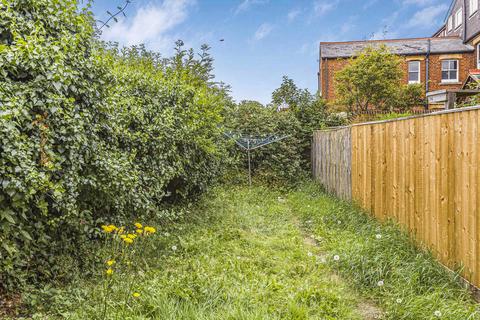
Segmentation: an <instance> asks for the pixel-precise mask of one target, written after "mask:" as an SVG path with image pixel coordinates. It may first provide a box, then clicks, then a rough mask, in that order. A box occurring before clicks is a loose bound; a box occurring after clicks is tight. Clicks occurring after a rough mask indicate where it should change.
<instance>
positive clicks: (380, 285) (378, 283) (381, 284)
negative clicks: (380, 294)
mask: <svg viewBox="0 0 480 320" xmlns="http://www.w3.org/2000/svg"><path fill="white" fill-rule="evenodd" d="M384 284H385V283H384V282H383V280H380V281H378V282H377V286H379V287H383V285H384Z"/></svg>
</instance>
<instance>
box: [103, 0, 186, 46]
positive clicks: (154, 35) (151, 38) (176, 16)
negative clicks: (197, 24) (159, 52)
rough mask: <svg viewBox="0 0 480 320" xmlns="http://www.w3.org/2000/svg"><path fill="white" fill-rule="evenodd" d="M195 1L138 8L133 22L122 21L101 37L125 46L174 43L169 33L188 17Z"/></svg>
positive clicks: (174, 0)
mask: <svg viewBox="0 0 480 320" xmlns="http://www.w3.org/2000/svg"><path fill="white" fill-rule="evenodd" d="M194 3H195V1H194V0H164V1H163V2H162V3H161V4H159V5H153V4H149V5H147V6H143V7H141V8H140V9H138V11H137V13H136V14H135V16H134V17H133V18H132V19H131V20H127V19H121V20H120V21H119V22H118V23H116V24H113V25H112V27H111V28H109V29H107V30H105V31H104V32H103V34H102V38H103V39H104V40H107V41H116V42H119V43H120V44H123V45H127V46H130V45H136V44H142V43H145V44H151V46H153V47H154V49H162V48H165V46H166V45H167V43H169V44H171V43H170V42H171V40H173V39H170V37H169V36H168V34H167V33H168V32H169V31H171V30H172V29H173V28H174V27H176V26H177V25H179V24H181V23H182V22H184V21H185V19H186V18H187V17H188V9H189V8H190V7H191V6H192V5H193V4H194Z"/></svg>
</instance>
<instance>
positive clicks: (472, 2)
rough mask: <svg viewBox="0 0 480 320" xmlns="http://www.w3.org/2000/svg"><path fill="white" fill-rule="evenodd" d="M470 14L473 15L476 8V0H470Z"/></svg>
mask: <svg viewBox="0 0 480 320" xmlns="http://www.w3.org/2000/svg"><path fill="white" fill-rule="evenodd" d="M469 4H470V16H473V15H474V14H475V12H477V10H478V0H470V3H469Z"/></svg>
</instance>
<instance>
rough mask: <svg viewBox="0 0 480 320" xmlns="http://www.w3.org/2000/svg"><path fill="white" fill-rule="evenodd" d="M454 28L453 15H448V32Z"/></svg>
mask: <svg viewBox="0 0 480 320" xmlns="http://www.w3.org/2000/svg"><path fill="white" fill-rule="evenodd" d="M452 29H453V16H450V17H448V32H450V31H452Z"/></svg>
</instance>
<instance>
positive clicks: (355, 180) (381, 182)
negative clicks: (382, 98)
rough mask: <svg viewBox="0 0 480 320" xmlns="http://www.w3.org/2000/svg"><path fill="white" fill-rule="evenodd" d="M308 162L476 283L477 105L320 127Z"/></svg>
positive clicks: (479, 219)
mask: <svg viewBox="0 0 480 320" xmlns="http://www.w3.org/2000/svg"><path fill="white" fill-rule="evenodd" d="M313 168H314V170H313V174H314V176H315V178H317V179H318V180H319V181H321V183H322V184H324V185H325V187H326V188H327V190H329V191H330V192H332V193H333V194H336V195H338V196H340V197H342V198H344V199H348V200H353V201H354V202H356V203H358V204H359V205H361V206H362V207H363V208H364V209H366V210H368V211H369V212H371V213H372V214H373V215H374V216H375V217H376V218H378V219H380V220H385V219H394V220H396V221H397V222H399V224H400V225H402V226H403V227H404V228H405V230H407V231H408V232H409V233H410V234H411V235H412V236H413V237H414V238H415V239H416V240H418V241H419V242H421V243H423V244H425V245H426V246H428V247H429V248H430V250H431V251H432V252H433V254H434V255H435V256H436V257H437V258H438V259H439V261H441V262H442V263H443V264H444V265H446V266H447V267H449V268H456V267H459V266H462V267H463V276H464V277H465V279H467V280H468V281H469V282H471V283H473V284H474V285H476V286H477V287H480V212H479V207H480V174H479V171H480V108H479V107H473V108H466V109H457V110H449V111H442V112H437V113H433V114H428V115H422V116H413V117H409V118H405V119H397V120H389V121H379V122H372V123H365V124H359V125H353V126H349V127H346V128H342V129H335V130H329V131H317V132H315V134H314V141H313ZM349 174H350V176H348V175H349ZM339 180H340V181H339Z"/></svg>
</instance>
